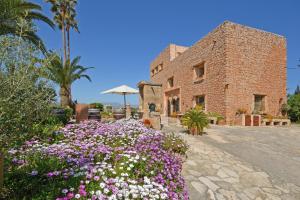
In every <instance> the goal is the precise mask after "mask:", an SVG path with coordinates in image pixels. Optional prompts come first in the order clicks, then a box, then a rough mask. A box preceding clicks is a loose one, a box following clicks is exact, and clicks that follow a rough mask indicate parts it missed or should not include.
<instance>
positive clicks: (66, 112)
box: [51, 107, 74, 125]
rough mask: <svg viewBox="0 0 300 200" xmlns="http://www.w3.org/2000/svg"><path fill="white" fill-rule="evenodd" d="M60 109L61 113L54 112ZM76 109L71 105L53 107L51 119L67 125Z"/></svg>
mask: <svg viewBox="0 0 300 200" xmlns="http://www.w3.org/2000/svg"><path fill="white" fill-rule="evenodd" d="M55 110H59V111H60V113H54V112H53V111H55ZM73 113H74V111H73V109H72V108H70V107H53V109H52V116H51V120H53V122H54V123H56V124H57V123H58V124H63V125H66V124H67V123H68V122H69V121H70V119H71V118H72V115H73Z"/></svg>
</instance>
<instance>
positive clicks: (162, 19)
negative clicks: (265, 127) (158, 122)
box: [31, 0, 300, 104]
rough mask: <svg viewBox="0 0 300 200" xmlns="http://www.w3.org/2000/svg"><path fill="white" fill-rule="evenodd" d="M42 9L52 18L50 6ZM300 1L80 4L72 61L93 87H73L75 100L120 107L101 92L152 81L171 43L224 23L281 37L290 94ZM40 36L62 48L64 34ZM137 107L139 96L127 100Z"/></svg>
mask: <svg viewBox="0 0 300 200" xmlns="http://www.w3.org/2000/svg"><path fill="white" fill-rule="evenodd" d="M31 1H33V2H35V3H39V4H41V5H42V7H43V12H44V13H45V14H46V15H47V16H49V17H50V18H52V17H53V15H52V14H51V12H50V5H49V4H47V3H45V2H44V1H43V0H31ZM299 9H300V1H299V0H201V1H200V0H186V1H182V0H151V1H149V0H148V1H147V0H128V1H123V0H78V6H77V13H78V17H77V20H78V23H79V30H80V34H78V33H72V34H71V57H73V58H74V57H75V56H81V57H82V59H81V65H83V66H86V67H94V69H91V70H90V71H88V74H89V75H90V77H91V79H92V82H89V81H87V80H85V79H81V80H79V81H77V82H75V83H74V84H73V87H72V95H73V99H76V100H78V102H80V103H91V102H104V103H106V102H117V103H121V102H122V101H123V98H122V97H121V96H118V95H107V94H106V95H102V94H100V93H101V91H103V90H106V89H110V88H112V87H116V86H119V85H122V84H126V85H129V86H131V87H135V88H136V87H137V83H138V82H139V81H141V80H149V78H150V73H149V66H150V62H151V61H152V60H153V59H154V58H155V57H156V56H157V55H158V54H159V53H160V52H161V51H162V50H163V49H164V48H165V47H167V45H168V44H170V43H175V44H178V45H183V46H191V45H193V44H194V43H195V42H197V41H198V40H200V39H201V38H202V37H204V36H205V35H206V34H208V33H209V32H210V31H212V30H213V29H214V28H215V27H217V26H218V25H219V24H221V23H222V22H224V21H225V20H230V21H233V22H236V23H239V24H244V25H247V26H251V27H255V28H258V29H263V30H266V31H269V32H273V33H277V34H280V35H283V36H285V37H286V39H287V44H288V51H287V54H288V55H287V56H288V63H287V66H288V84H287V88H288V92H289V93H293V92H294V90H295V88H296V86H297V84H299V85H300V67H297V65H298V64H300V62H299V59H300V26H299V23H300V12H299ZM38 34H39V36H40V37H41V38H42V39H43V40H44V41H45V43H46V46H47V47H48V49H52V50H56V51H60V52H61V49H62V41H61V32H60V31H59V30H58V29H57V30H56V31H53V30H52V29H50V28H49V27H47V25H45V24H42V23H38ZM127 99H128V101H129V102H130V104H138V96H137V95H131V96H128V98H127Z"/></svg>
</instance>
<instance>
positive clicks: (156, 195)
mask: <svg viewBox="0 0 300 200" xmlns="http://www.w3.org/2000/svg"><path fill="white" fill-rule="evenodd" d="M186 150H187V146H186V144H185V143H184V142H183V141H182V140H181V139H179V138H176V136H174V135H167V136H166V135H164V134H162V133H161V132H159V131H155V130H151V129H147V128H145V127H144V126H143V125H142V124H141V123H139V122H137V121H133V120H127V121H126V120H123V121H117V122H115V123H112V124H103V123H99V122H95V121H88V122H83V123H81V124H75V125H67V126H66V127H65V128H63V129H61V130H60V132H58V133H57V134H55V135H54V136H53V137H51V138H49V141H39V140H38V139H34V140H31V141H28V142H26V143H25V144H24V145H23V146H21V147H20V148H19V149H12V150H11V151H10V152H9V156H8V160H9V161H10V162H11V163H13V164H12V165H10V167H9V168H8V173H7V174H6V179H5V180H6V182H7V183H8V185H7V186H6V187H7V188H9V189H8V190H9V191H10V198H14V199H22V198H23V197H26V198H28V199H58V200H68V199H188V194H187V190H186V188H185V182H184V179H183V177H182V176H181V167H182V160H181V158H180V154H181V155H184V154H185V152H186Z"/></svg>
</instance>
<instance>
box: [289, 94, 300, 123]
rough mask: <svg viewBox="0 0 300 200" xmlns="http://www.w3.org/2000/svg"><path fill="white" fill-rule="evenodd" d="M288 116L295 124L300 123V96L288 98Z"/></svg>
mask: <svg viewBox="0 0 300 200" xmlns="http://www.w3.org/2000/svg"><path fill="white" fill-rule="evenodd" d="M288 105H289V110H288V115H289V117H290V119H291V120H292V121H294V122H300V94H294V95H290V96H289V98H288Z"/></svg>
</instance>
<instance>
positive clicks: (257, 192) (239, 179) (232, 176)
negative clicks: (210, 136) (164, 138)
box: [178, 133, 300, 200]
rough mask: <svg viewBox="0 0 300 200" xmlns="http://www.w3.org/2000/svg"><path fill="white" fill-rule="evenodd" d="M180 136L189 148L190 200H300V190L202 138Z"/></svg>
mask: <svg viewBox="0 0 300 200" xmlns="http://www.w3.org/2000/svg"><path fill="white" fill-rule="evenodd" d="M178 134H180V135H181V136H182V137H183V138H184V139H185V140H186V141H187V142H188V144H189V145H190V149H189V152H188V158H187V160H186V162H185V163H184V166H183V175H184V177H185V180H186V182H187V186H188V189H189V194H190V199H191V200H201V199H203V200H205V199H209V200H235V199H240V200H252V199H254V200H280V199H282V200H299V199H300V187H299V186H296V185H295V184H292V183H285V182H279V181H277V180H276V181H275V180H274V179H272V178H271V177H270V176H269V175H268V174H267V173H266V172H264V171H261V170H259V169H257V168H256V167H254V166H251V165H250V164H248V163H246V162H243V161H241V160H239V159H238V158H237V157H235V156H233V155H231V154H229V153H227V152H225V151H222V150H220V149H219V148H216V147H213V146H211V145H209V144H206V143H204V142H203V141H201V136H191V135H187V134H183V133H178ZM299 170H300V169H299Z"/></svg>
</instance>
